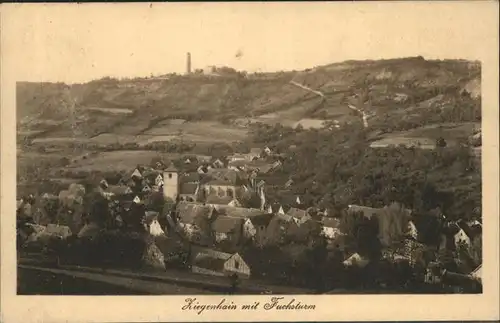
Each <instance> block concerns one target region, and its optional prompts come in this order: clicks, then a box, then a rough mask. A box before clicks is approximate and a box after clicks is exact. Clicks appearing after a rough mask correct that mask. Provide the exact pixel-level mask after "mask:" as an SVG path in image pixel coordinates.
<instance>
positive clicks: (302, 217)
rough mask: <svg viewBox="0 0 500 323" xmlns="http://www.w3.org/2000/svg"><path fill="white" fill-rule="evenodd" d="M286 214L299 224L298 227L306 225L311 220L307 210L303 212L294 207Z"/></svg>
mask: <svg viewBox="0 0 500 323" xmlns="http://www.w3.org/2000/svg"><path fill="white" fill-rule="evenodd" d="M286 214H287V215H289V216H291V217H292V218H293V219H294V221H295V223H297V224H298V225H301V224H302V223H305V222H307V221H308V220H310V219H311V216H310V215H309V213H308V212H307V211H306V210H301V209H297V208H294V207H292V208H290V209H289V210H288V212H287V213H286Z"/></svg>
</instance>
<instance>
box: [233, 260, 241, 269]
mask: <svg viewBox="0 0 500 323" xmlns="http://www.w3.org/2000/svg"><path fill="white" fill-rule="evenodd" d="M234 268H236V269H240V263H239V262H238V260H236V261H235V262H234Z"/></svg>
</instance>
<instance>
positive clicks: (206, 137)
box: [144, 121, 247, 142]
mask: <svg viewBox="0 0 500 323" xmlns="http://www.w3.org/2000/svg"><path fill="white" fill-rule="evenodd" d="M144 134H145V135H150V136H168V137H174V136H175V137H176V138H178V139H181V136H182V139H183V140H186V141H202V142H203V141H213V142H231V141H238V140H242V139H244V138H245V136H246V135H247V131H246V129H242V128H237V127H234V126H229V125H223V124H221V123H219V122H216V121H196V122H185V123H182V124H175V123H171V122H170V123H167V124H164V123H160V124H158V125H156V126H155V127H153V128H152V129H149V130H148V131H146V132H145V133H144Z"/></svg>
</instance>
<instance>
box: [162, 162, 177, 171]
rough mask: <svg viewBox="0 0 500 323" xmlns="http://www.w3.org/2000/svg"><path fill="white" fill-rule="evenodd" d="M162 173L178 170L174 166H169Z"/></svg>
mask: <svg viewBox="0 0 500 323" xmlns="http://www.w3.org/2000/svg"><path fill="white" fill-rule="evenodd" d="M164 171H165V172H178V171H179V170H178V169H177V168H176V167H175V166H174V164H170V165H169V166H168V167H167V168H166V169H165V170H164Z"/></svg>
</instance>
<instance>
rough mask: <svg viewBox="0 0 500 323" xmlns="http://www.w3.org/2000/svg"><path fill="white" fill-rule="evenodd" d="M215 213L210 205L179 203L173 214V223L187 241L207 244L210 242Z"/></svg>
mask: <svg viewBox="0 0 500 323" xmlns="http://www.w3.org/2000/svg"><path fill="white" fill-rule="evenodd" d="M216 215H217V212H215V210H214V208H213V207H212V206H210V205H203V204H198V203H188V202H179V203H177V206H176V209H175V212H174V218H175V220H174V222H176V223H178V224H179V227H180V229H181V230H182V231H183V233H184V234H185V235H186V237H187V238H188V239H193V240H195V242H197V243H203V244H209V243H211V241H212V230H211V228H210V226H211V223H212V222H213V221H214V220H215V218H216Z"/></svg>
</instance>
